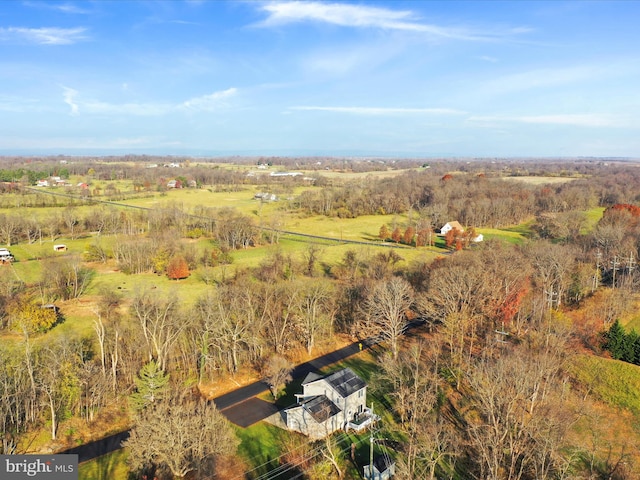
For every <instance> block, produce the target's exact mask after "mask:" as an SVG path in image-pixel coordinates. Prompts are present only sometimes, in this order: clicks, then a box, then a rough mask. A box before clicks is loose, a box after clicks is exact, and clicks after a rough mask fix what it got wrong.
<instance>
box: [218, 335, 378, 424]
mask: <svg viewBox="0 0 640 480" xmlns="http://www.w3.org/2000/svg"><path fill="white" fill-rule="evenodd" d="M373 343H375V342H374V341H373V340H372V339H371V340H365V341H364V342H363V345H370V344H373ZM359 351H360V347H359V345H358V342H354V343H352V344H350V345H347V346H346V347H342V348H341V349H339V350H335V351H333V352H330V353H327V354H326V355H322V356H321V357H318V358H314V359H313V360H310V361H308V362H305V363H301V364H300V365H298V366H296V367H295V368H294V369H293V371H292V372H291V376H292V377H293V378H302V377H304V376H306V375H307V373H310V372H317V371H319V370H321V369H323V368H324V367H326V366H328V365H331V364H333V363H336V362H339V361H341V360H344V359H345V358H348V357H350V356H351V355H353V354H355V353H357V352H359ZM268 389H269V385H267V384H266V383H264V382H263V381H261V380H259V381H257V382H254V383H251V384H249V385H246V386H244V387H240V388H238V389H237V390H234V391H233V392H229V393H226V394H224V395H220V396H219V397H216V398H214V399H213V402H214V403H215V404H216V407H218V410H220V411H221V412H222V413H224V412H225V410H226V409H228V408H229V407H232V406H234V405H237V404H239V403H242V402H244V401H246V400H248V399H250V398H252V397H255V396H256V395H260V394H261V393H264V392H266V391H267V390H268Z"/></svg>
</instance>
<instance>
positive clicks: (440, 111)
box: [290, 106, 465, 115]
mask: <svg viewBox="0 0 640 480" xmlns="http://www.w3.org/2000/svg"><path fill="white" fill-rule="evenodd" d="M290 110H302V111H321V112H336V113H348V114H353V115H405V114H428V115H464V114H465V112H462V111H460V110H455V109H452V108H396V107H317V106H296V107H291V108H290Z"/></svg>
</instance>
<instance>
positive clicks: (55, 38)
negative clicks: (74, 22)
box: [0, 27, 87, 45]
mask: <svg viewBox="0 0 640 480" xmlns="http://www.w3.org/2000/svg"><path fill="white" fill-rule="evenodd" d="M86 30H87V29H86V28H84V27H77V28H57V27H44V28H20V27H9V28H0V41H22V42H28V43H35V44H39V45H71V44H73V43H77V42H79V41H81V40H86V39H87V37H86V35H85V34H84V33H85V32H86Z"/></svg>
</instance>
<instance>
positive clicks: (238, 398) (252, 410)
mask: <svg viewBox="0 0 640 480" xmlns="http://www.w3.org/2000/svg"><path fill="white" fill-rule="evenodd" d="M359 343H360V342H354V343H352V344H350V345H347V346H346V347H343V348H340V349H338V350H335V351H333V352H330V353H327V354H326V355H322V356H320V357H318V358H314V359H313V360H310V361H308V362H305V363H301V364H300V365H298V366H296V367H295V368H294V369H293V371H292V372H291V376H292V377H293V378H300V377H304V376H306V375H307V374H308V373H309V372H313V371H318V370H321V369H322V368H324V367H326V366H328V365H331V364H333V363H336V362H339V361H341V360H344V359H345V358H348V357H350V356H351V355H353V354H355V353H358V352H359V351H360V346H359ZM375 343H377V339H374V338H370V339H366V340H363V341H362V344H363V346H370V345H373V344H375ZM268 389H269V386H268V385H267V384H266V383H264V382H262V381H257V382H254V383H251V384H249V385H246V386H244V387H241V388H238V389H237V390H234V391H232V392H229V393H226V394H224V395H220V396H219V397H216V398H214V399H213V402H214V403H215V404H216V407H217V408H218V410H220V411H221V413H222V414H223V415H224V416H226V417H227V418H228V419H229V420H230V421H231V422H233V423H235V424H236V425H239V426H241V427H247V426H249V425H252V424H254V423H256V422H258V421H260V420H264V419H265V418H267V417H268V416H270V415H272V414H273V413H276V412H277V411H278V410H279V408H278V407H277V406H276V405H274V404H272V403H270V402H266V401H264V400H260V399H258V398H254V397H255V396H256V395H259V394H261V393H263V392H266V391H267V390H268ZM127 438H129V431H128V430H125V431H124V432H119V433H116V434H113V435H110V436H108V437H105V438H102V439H100V440H96V441H94V442H90V443H86V444H84V445H80V446H78V447H73V448H70V449H68V450H65V451H62V452H58V453H61V454H62V453H73V454H77V455H78V460H79V462H86V461H87V460H92V459H94V458H97V457H99V456H101V455H105V454H107V453H111V452H114V451H116V450H119V449H121V448H122V442H123V441H125V440H126V439H127Z"/></svg>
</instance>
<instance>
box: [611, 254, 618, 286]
mask: <svg viewBox="0 0 640 480" xmlns="http://www.w3.org/2000/svg"><path fill="white" fill-rule="evenodd" d="M618 265H620V262H618V256H617V255H614V257H613V260H612V261H611V268H612V270H613V278H612V282H611V287H612V288H616V271H617V270H618Z"/></svg>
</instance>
